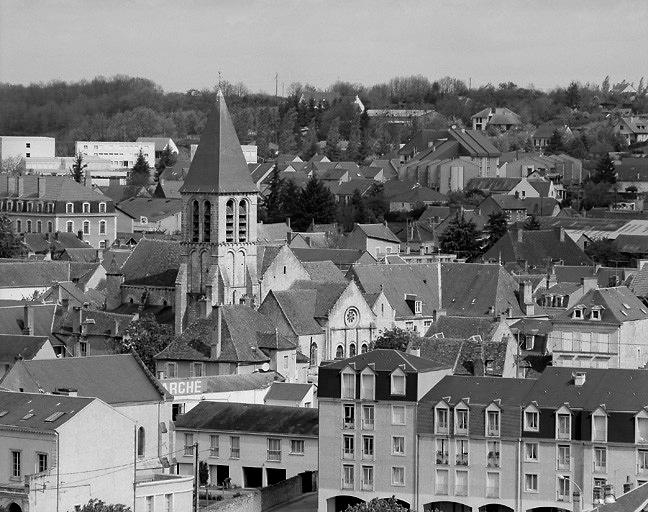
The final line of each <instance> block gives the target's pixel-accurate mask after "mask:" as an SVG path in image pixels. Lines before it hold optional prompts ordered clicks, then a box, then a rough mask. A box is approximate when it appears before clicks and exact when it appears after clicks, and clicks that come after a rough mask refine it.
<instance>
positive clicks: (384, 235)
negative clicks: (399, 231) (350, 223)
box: [356, 223, 400, 244]
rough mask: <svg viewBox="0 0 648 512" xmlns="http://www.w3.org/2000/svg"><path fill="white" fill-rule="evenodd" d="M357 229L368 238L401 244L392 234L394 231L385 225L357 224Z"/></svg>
mask: <svg viewBox="0 0 648 512" xmlns="http://www.w3.org/2000/svg"><path fill="white" fill-rule="evenodd" d="M356 228H357V229H359V230H360V231H362V233H364V234H365V235H366V236H367V238H374V239H376V240H385V241H387V242H394V243H397V244H399V243H400V240H399V239H398V237H397V236H396V235H395V234H394V233H392V231H391V230H390V229H389V228H388V227H387V226H385V224H382V223H378V224H356Z"/></svg>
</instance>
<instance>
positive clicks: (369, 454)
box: [362, 436, 374, 460]
mask: <svg viewBox="0 0 648 512" xmlns="http://www.w3.org/2000/svg"><path fill="white" fill-rule="evenodd" d="M362 458H363V459H371V460H373V458H374V438H373V436H362Z"/></svg>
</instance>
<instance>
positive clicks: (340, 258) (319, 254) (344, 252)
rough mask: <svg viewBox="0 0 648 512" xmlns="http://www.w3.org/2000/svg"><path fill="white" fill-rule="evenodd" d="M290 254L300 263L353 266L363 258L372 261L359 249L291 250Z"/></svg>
mask: <svg viewBox="0 0 648 512" xmlns="http://www.w3.org/2000/svg"><path fill="white" fill-rule="evenodd" d="M292 252H293V253H294V254H295V256H297V259H298V260H299V261H301V262H305V261H332V262H333V263H335V264H336V265H337V266H342V265H353V264H354V263H355V262H356V261H358V260H359V259H360V258H363V257H369V258H371V259H374V258H373V257H372V256H371V255H370V254H369V253H368V252H367V251H363V250H361V249H327V248H317V249H313V248H306V249H297V248H295V249H292ZM374 261H375V260H374Z"/></svg>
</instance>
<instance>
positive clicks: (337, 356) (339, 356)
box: [335, 345, 344, 359]
mask: <svg viewBox="0 0 648 512" xmlns="http://www.w3.org/2000/svg"><path fill="white" fill-rule="evenodd" d="M343 357H344V347H343V346H342V345H338V347H337V349H335V359H342V358H343Z"/></svg>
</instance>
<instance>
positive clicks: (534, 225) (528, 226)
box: [524, 215, 540, 231]
mask: <svg viewBox="0 0 648 512" xmlns="http://www.w3.org/2000/svg"><path fill="white" fill-rule="evenodd" d="M524 229H525V230H527V231H537V230H539V229H540V223H539V222H538V219H536V216H535V215H531V217H529V218H528V219H527V220H526V221H525V222H524Z"/></svg>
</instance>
